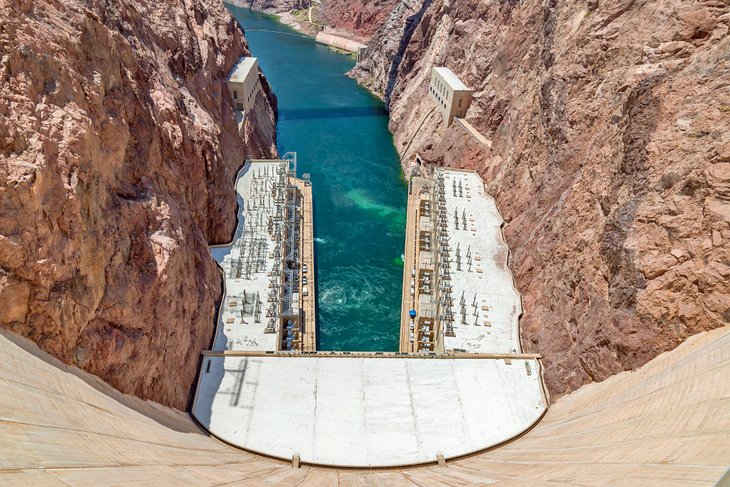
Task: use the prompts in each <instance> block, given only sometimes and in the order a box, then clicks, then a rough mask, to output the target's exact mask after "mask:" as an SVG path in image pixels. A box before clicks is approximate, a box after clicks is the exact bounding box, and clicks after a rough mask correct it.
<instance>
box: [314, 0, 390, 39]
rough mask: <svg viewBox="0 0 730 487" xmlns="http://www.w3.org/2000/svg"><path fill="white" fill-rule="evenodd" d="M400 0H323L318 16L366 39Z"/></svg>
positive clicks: (333, 25) (328, 23) (332, 24)
mask: <svg viewBox="0 0 730 487" xmlns="http://www.w3.org/2000/svg"><path fill="white" fill-rule="evenodd" d="M399 3H400V0H324V1H323V2H322V8H321V9H320V10H319V14H320V15H319V18H320V19H321V20H323V21H324V22H325V23H326V24H327V25H329V26H332V27H334V28H336V29H341V30H344V31H347V32H351V33H353V34H355V35H357V36H359V37H361V38H365V39H368V38H370V36H372V35H373V33H375V31H376V30H378V29H379V28H380V26H381V25H382V24H383V22H385V20H386V19H387V18H388V16H389V15H390V12H391V10H393V8H394V7H395V6H396V5H397V4H399Z"/></svg>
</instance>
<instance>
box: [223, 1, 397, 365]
mask: <svg viewBox="0 0 730 487" xmlns="http://www.w3.org/2000/svg"><path fill="white" fill-rule="evenodd" d="M227 7H228V8H229V9H230V11H231V12H232V13H233V15H234V17H235V18H236V19H237V20H238V22H239V23H240V24H241V26H243V28H244V30H245V31H246V38H247V39H248V43H249V48H250V49H251V52H252V54H253V55H254V56H256V57H257V58H258V62H259V65H260V66H261V69H262V71H263V72H264V74H265V75H266V77H267V78H268V80H269V82H270V83H271V86H272V87H273V90H274V93H276V95H277V97H278V101H279V121H278V125H277V144H278V150H279V153H280V154H284V153H285V152H288V151H294V152H296V153H297V162H298V167H297V172H298V174H299V175H300V176H301V174H302V173H310V174H311V178H312V187H313V198H314V233H315V268H316V286H317V292H318V295H317V301H318V302H317V304H318V308H317V311H318V313H317V314H318V316H317V324H318V330H317V333H318V349H319V350H349V351H397V350H398V340H399V326H400V325H399V321H400V303H401V290H402V287H401V286H402V275H403V274H402V273H403V262H402V254H403V244H404V239H405V212H406V199H407V194H406V192H407V188H406V184H405V182H404V180H403V176H402V172H401V169H400V163H399V158H398V154H397V152H396V150H395V147H394V146H393V139H392V136H391V134H390V132H389V131H388V114H387V112H386V111H385V108H384V105H383V103H382V102H381V101H380V100H379V99H377V98H376V97H374V96H373V95H371V94H370V93H369V92H368V91H367V90H365V89H363V88H362V87H360V86H359V85H358V84H357V83H355V81H353V80H351V79H350V78H348V77H346V76H345V73H346V72H347V71H348V70H350V69H351V68H352V67H353V66H354V64H355V62H354V59H353V57H352V56H348V55H344V54H340V53H336V52H334V51H332V50H331V49H329V48H327V47H325V46H322V45H319V44H317V43H315V42H314V39H311V38H309V37H305V36H302V35H301V34H299V33H297V32H296V31H295V30H293V29H291V28H289V27H287V26H285V25H283V24H281V23H280V22H279V21H278V20H277V19H276V18H275V17H271V16H268V15H263V14H260V13H256V12H253V11H250V10H248V9H244V8H238V7H234V6H232V5H227Z"/></svg>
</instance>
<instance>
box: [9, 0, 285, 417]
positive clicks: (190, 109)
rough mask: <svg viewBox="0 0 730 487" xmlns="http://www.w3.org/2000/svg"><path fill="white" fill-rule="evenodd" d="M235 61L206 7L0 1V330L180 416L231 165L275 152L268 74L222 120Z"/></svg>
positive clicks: (209, 3) (236, 42)
mask: <svg viewBox="0 0 730 487" xmlns="http://www.w3.org/2000/svg"><path fill="white" fill-rule="evenodd" d="M246 53H247V49H246V45H245V41H244V38H243V35H242V32H241V30H240V28H238V26H237V25H236V24H235V23H234V21H233V20H232V19H231V17H230V16H229V14H228V12H227V11H226V10H225V8H224V7H223V5H222V4H221V3H220V2H218V1H217V0H183V1H173V0H166V1H161V2H139V1H135V0H114V1H102V0H90V1H84V2H81V1H78V0H61V1H51V0H34V1H29V0H12V1H6V2H3V3H2V4H0V54H1V61H0V326H3V327H5V328H8V329H10V330H12V331H14V332H17V333H20V334H22V335H25V336H27V337H30V338H31V339H33V340H34V341H35V342H37V343H38V344H39V345H40V346H41V347H42V348H43V349H44V350H46V351H48V352H50V353H52V354H53V355H55V356H57V357H59V358H60V359H62V360H63V361H65V362H67V363H74V364H76V365H79V366H81V367H83V368H84V369H86V370H88V371H90V372H92V373H94V374H96V375H98V376H100V377H102V378H103V379H105V380H106V381H108V382H109V383H111V384H112V385H114V386H115V387H117V388H118V389H119V390H121V391H123V392H127V393H132V394H135V395H137V396H139V397H142V398H150V399H153V400H155V401H158V402H161V403H163V404H166V405H170V406H174V407H177V408H183V407H185V406H186V403H187V400H188V394H189V391H190V388H191V385H192V382H193V380H194V377H195V371H196V367H197V364H198V362H199V353H200V351H201V350H202V349H204V348H207V347H208V345H209V342H210V340H211V339H212V334H213V324H214V322H213V316H214V311H215V304H216V300H217V299H219V297H220V292H221V280H220V275H219V272H218V271H217V268H216V266H215V264H214V261H213V260H212V259H211V257H210V255H209V251H208V243H220V242H225V241H227V240H228V239H229V238H230V236H231V235H232V232H233V230H234V226H235V208H236V198H235V194H234V192H233V186H232V183H233V179H234V176H235V174H236V171H237V169H238V168H239V167H240V165H241V164H242V162H243V160H244V158H245V157H247V156H253V157H260V156H268V155H271V154H272V152H273V151H275V148H274V145H273V142H274V140H273V139H274V111H273V108H272V106H273V104H274V102H275V100H274V98H273V96H272V95H270V93H269V91H268V85H266V82H265V80H264V79H263V77H262V82H263V83H264V85H265V86H266V87H267V88H266V94H261V95H259V99H258V100H257V103H258V104H259V109H258V110H257V111H256V113H252V114H251V115H250V116H249V117H248V119H247V120H246V121H245V123H244V126H243V127H241V129H240V131H239V129H238V127H237V125H236V122H235V120H234V116H233V111H232V108H231V106H232V105H231V100H230V96H229V94H228V91H227V89H226V86H225V79H226V77H227V76H228V73H229V71H230V69H231V68H232V66H233V65H234V63H235V62H236V61H237V59H238V58H239V57H240V56H241V55H244V54H246Z"/></svg>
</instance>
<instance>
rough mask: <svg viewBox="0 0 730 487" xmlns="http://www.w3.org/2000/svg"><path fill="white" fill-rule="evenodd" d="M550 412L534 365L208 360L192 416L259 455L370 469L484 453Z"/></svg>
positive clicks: (482, 361)
mask: <svg viewBox="0 0 730 487" xmlns="http://www.w3.org/2000/svg"><path fill="white" fill-rule="evenodd" d="M208 360H210V361H211V364H210V371H209V372H206V369H207V366H208V365H207V361H208ZM526 362H529V366H530V368H531V373H530V375H528V373H527V367H526V365H525V364H526ZM544 410H545V402H544V399H543V396H542V392H541V383H540V372H539V369H538V364H537V360H534V359H512V360H511V365H507V364H506V363H505V361H504V360H501V359H403V358H322V357H314V356H313V357H296V358H287V357H225V358H224V357H206V358H205V359H204V362H203V368H202V371H201V383H200V385H199V388H198V391H197V396H196V401H195V404H194V406H193V411H192V413H193V415H194V416H195V418H196V419H197V420H198V421H200V422H201V423H202V424H203V426H205V427H206V428H207V429H208V430H209V431H210V432H211V433H213V434H214V435H216V436H217V437H219V438H221V439H223V440H225V441H227V442H229V443H232V444H234V445H237V446H240V447H243V448H245V449H248V450H251V451H254V452H258V453H263V454H266V455H271V456H274V457H279V458H284V459H291V458H292V456H293V455H294V454H299V455H300V458H301V461H303V462H307V463H316V464H322V465H336V466H358V467H367V466H395V465H411V464H418V463H425V462H434V461H435V460H436V456H437V455H439V454H442V455H444V457H445V458H453V457H456V456H461V455H465V454H468V453H472V452H475V451H479V450H483V449H485V448H488V447H490V446H493V445H496V444H498V443H501V442H503V441H505V440H508V439H510V438H512V437H514V436H515V435H518V434H519V433H521V432H522V431H524V430H525V429H527V428H528V427H529V426H530V425H532V424H533V423H534V422H535V421H537V420H538V419H539V418H540V416H541V415H542V413H543V411H544Z"/></svg>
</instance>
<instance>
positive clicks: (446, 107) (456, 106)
mask: <svg viewBox="0 0 730 487" xmlns="http://www.w3.org/2000/svg"><path fill="white" fill-rule="evenodd" d="M428 93H429V94H430V95H431V98H432V99H433V101H434V102H436V105H438V108H439V110H441V113H442V114H443V116H444V122H445V123H446V126H447V127H448V126H449V125H451V121H452V120H453V119H454V117H459V118H463V117H464V116H465V115H466V111H467V110H468V109H469V104H470V103H471V95H472V90H470V89H469V88H467V87H466V85H465V84H464V83H463V82H462V81H461V80H460V79H459V78H458V77H457V76H456V75H455V74H454V72H453V71H451V70H450V69H449V68H446V67H434V68H431V84H430V86H429V89H428Z"/></svg>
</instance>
